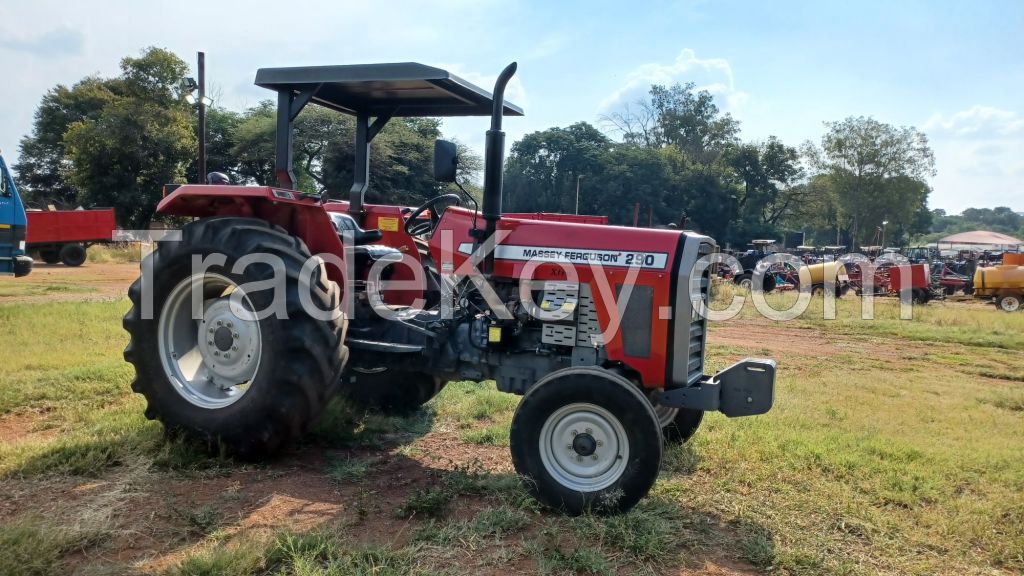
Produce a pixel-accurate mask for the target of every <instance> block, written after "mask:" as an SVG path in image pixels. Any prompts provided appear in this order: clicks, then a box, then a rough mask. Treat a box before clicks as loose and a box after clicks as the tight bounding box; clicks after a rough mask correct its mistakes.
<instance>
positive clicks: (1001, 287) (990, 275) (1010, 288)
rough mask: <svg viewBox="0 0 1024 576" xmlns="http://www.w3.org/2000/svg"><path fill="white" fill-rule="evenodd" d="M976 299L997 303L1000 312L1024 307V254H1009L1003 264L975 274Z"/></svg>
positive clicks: (980, 270)
mask: <svg viewBox="0 0 1024 576" xmlns="http://www.w3.org/2000/svg"><path fill="white" fill-rule="evenodd" d="M974 297H975V298H982V299H986V300H990V301H992V302H995V305H996V307H997V308H999V309H1000V310H1004V311H1006V312H1018V311H1020V310H1021V308H1022V307H1024V254H1021V253H1011V252H1007V253H1005V254H1003V260H1002V264H1000V265H998V266H982V267H979V268H978V269H977V270H975V272H974Z"/></svg>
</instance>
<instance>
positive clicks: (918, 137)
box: [805, 116, 935, 244]
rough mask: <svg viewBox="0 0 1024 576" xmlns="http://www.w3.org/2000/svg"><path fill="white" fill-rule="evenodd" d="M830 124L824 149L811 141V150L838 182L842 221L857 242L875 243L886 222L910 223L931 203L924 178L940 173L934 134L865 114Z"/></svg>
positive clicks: (819, 164) (815, 163) (817, 164)
mask: <svg viewBox="0 0 1024 576" xmlns="http://www.w3.org/2000/svg"><path fill="white" fill-rule="evenodd" d="M825 125H826V126H827V127H828V132H827V133H826V134H825V135H824V136H823V137H822V141H821V148H820V149H818V148H816V147H814V146H813V145H808V146H806V147H805V152H806V154H807V155H808V157H809V158H810V161H811V164H812V165H813V166H814V167H815V168H816V169H817V170H818V172H819V173H821V174H825V175H827V176H828V177H829V178H830V179H831V180H832V185H833V187H834V190H835V194H836V204H837V208H838V212H839V219H840V220H841V221H842V222H843V225H844V227H845V228H847V229H848V230H849V233H850V237H851V238H852V239H853V240H854V242H859V243H862V244H863V243H866V242H870V241H871V239H872V238H873V236H874V235H875V231H876V227H877V226H881V225H882V221H883V220H888V221H890V222H893V223H895V225H896V226H897V228H900V227H907V226H908V225H909V223H910V222H911V221H913V219H914V214H915V213H916V212H917V211H919V210H920V209H922V207H923V206H926V205H927V198H928V193H929V192H930V189H929V187H928V185H927V183H926V182H925V181H924V179H925V178H926V177H928V176H933V175H934V174H935V158H934V155H933V154H932V150H931V148H930V147H929V146H928V138H927V137H926V136H925V135H924V134H923V133H921V132H919V131H917V130H916V129H915V128H912V127H906V126H904V127H899V128H897V127H895V126H891V125H889V124H884V123H882V122H879V121H877V120H875V119H873V118H865V117H863V116H860V117H850V118H847V119H846V120H844V121H842V122H828V123H826V124H825Z"/></svg>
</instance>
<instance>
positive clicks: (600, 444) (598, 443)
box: [597, 440, 604, 448]
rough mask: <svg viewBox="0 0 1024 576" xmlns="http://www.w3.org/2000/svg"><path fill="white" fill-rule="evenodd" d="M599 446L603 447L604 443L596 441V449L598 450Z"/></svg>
mask: <svg viewBox="0 0 1024 576" xmlns="http://www.w3.org/2000/svg"><path fill="white" fill-rule="evenodd" d="M601 446H604V442H601V441H600V440H598V441H597V447H598V448H600V447H601Z"/></svg>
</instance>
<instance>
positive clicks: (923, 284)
mask: <svg viewBox="0 0 1024 576" xmlns="http://www.w3.org/2000/svg"><path fill="white" fill-rule="evenodd" d="M852 268H853V269H852V270H851V271H850V285H851V286H853V287H854V290H855V291H856V292H857V294H861V293H863V292H870V293H873V294H877V295H886V296H899V294H900V291H901V290H903V289H904V288H910V293H911V297H912V298H913V300H914V302H917V303H918V304H924V303H926V302H928V301H929V300H931V275H930V272H929V267H928V265H927V264H904V265H902V266H900V265H897V264H892V263H889V262H886V263H882V264H878V265H877V267H876V268H875V271H874V279H873V282H867V281H866V280H865V279H864V278H863V272H862V270H861V267H860V266H859V265H857V264H854V265H853V267H852ZM904 268H905V269H906V270H907V271H908V272H907V273H905V272H904ZM872 286H873V287H872Z"/></svg>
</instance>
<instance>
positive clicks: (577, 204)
mask: <svg viewBox="0 0 1024 576" xmlns="http://www.w3.org/2000/svg"><path fill="white" fill-rule="evenodd" d="M582 179H583V174H580V175H578V176H576V214H577V215H578V214H579V213H580V180H582Z"/></svg>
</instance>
